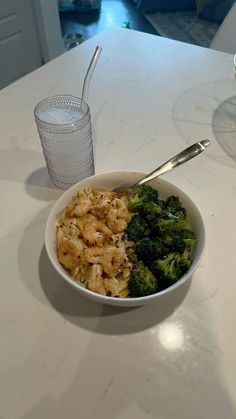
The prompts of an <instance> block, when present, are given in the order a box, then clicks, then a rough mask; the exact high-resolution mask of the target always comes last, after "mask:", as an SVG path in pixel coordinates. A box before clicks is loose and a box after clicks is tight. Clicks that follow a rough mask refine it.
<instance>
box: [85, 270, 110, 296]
mask: <svg viewBox="0 0 236 419" xmlns="http://www.w3.org/2000/svg"><path fill="white" fill-rule="evenodd" d="M87 285H88V288H89V289H90V290H91V291H94V292H98V293H99V294H102V295H106V290H105V287H104V282H103V278H102V267H101V265H99V264H95V265H92V267H91V270H90V275H89V279H88V283H87Z"/></svg>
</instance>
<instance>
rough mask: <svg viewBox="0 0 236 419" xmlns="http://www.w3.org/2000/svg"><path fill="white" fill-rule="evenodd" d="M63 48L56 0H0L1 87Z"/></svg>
mask: <svg viewBox="0 0 236 419" xmlns="http://www.w3.org/2000/svg"><path fill="white" fill-rule="evenodd" d="M62 52H63V43H62V37H61V31H60V22H59V17H58V7H57V1H56V0H55V1H54V0H47V1H45V0H0V89H1V88H3V87H5V86H7V85H8V84H10V83H12V82H13V81H14V80H17V79H18V78H20V77H22V76H23V75H25V74H27V73H29V72H31V71H32V70H34V69H36V68H38V67H39V66H40V65H42V64H43V63H44V62H46V61H49V60H50V59H52V58H54V57H56V56H57V55H59V54H60V53H62Z"/></svg>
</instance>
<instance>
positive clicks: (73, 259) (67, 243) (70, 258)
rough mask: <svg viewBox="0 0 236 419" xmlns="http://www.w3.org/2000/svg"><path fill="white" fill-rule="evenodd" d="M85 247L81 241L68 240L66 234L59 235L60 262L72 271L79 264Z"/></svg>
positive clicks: (58, 251)
mask: <svg viewBox="0 0 236 419" xmlns="http://www.w3.org/2000/svg"><path fill="white" fill-rule="evenodd" d="M83 249H84V247H83V245H82V243H81V241H80V240H77V241H74V240H72V239H68V238H67V237H66V236H65V235H64V234H58V241H57V257H58V260H59V262H61V263H62V265H64V267H65V268H67V269H72V268H74V267H75V266H76V265H77V264H78V260H79V259H80V258H81V256H82V253H83Z"/></svg>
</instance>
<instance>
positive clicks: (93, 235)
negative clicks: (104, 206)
mask: <svg viewBox="0 0 236 419" xmlns="http://www.w3.org/2000/svg"><path fill="white" fill-rule="evenodd" d="M82 236H83V238H84V240H85V241H86V242H87V243H88V244H89V245H91V246H93V245H96V246H102V245H103V242H104V240H105V239H107V238H109V237H111V236H112V231H111V230H110V228H108V227H107V226H105V224H103V223H102V222H100V221H97V222H96V223H92V224H89V223H86V224H85V225H84V226H83V228H82Z"/></svg>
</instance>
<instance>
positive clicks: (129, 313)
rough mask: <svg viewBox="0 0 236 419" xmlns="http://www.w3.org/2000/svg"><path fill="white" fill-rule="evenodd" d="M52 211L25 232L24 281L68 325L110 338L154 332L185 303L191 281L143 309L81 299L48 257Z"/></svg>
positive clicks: (22, 247) (20, 256)
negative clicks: (46, 236) (47, 227)
mask: <svg viewBox="0 0 236 419" xmlns="http://www.w3.org/2000/svg"><path fill="white" fill-rule="evenodd" d="M50 208H51V205H49V206H47V207H46V208H44V209H43V210H42V211H40V212H39V213H38V215H37V216H36V217H35V218H34V219H33V220H32V221H31V223H30V224H29V226H28V227H27V228H26V229H25V232H24V234H23V236H22V239H21V242H20V245H19V252H18V265H19V270H20V273H21V278H22V281H23V282H24V284H25V286H26V287H27V289H28V290H29V291H30V292H31V294H33V296H34V297H35V298H36V299H37V300H39V301H40V303H43V304H45V305H46V306H48V303H49V305H50V306H51V307H53V309H55V310H56V311H57V312H58V313H60V314H61V315H62V316H63V317H64V318H65V319H66V320H67V321H70V322H72V323H74V324H75V325H77V326H79V327H82V328H83V329H87V330H90V331H93V332H96V333H100V334H108V335H117V334H118V335H119V334H129V333H137V332H139V331H141V330H145V329H148V328H151V327H152V326H154V325H156V324H158V323H160V322H162V321H163V320H164V319H166V318H167V317H169V316H170V315H171V314H172V313H174V311H175V310H176V309H177V307H178V306H179V305H180V304H181V303H182V301H183V300H184V298H185V296H186V294H187V292H188V289H189V286H190V283H191V281H188V283H186V284H183V285H182V286H180V287H179V288H177V289H175V290H173V291H172V292H171V293H170V294H167V295H163V296H162V297H161V298H160V300H159V299H158V301H156V302H153V303H152V304H148V305H146V306H141V307H131V308H130V307H127V308H126V307H113V306H106V305H103V304H100V303H97V302H95V301H92V300H89V299H88V298H86V297H84V296H82V295H80V294H79V293H78V292H76V291H75V290H74V289H73V288H72V287H70V286H69V285H68V284H67V283H66V282H65V281H64V280H63V279H62V278H61V277H60V275H59V274H58V273H57V272H56V271H55V269H54V268H53V266H52V264H51V262H50V260H49V258H48V256H47V254H46V250H45V247H44V244H43V243H44V231H45V224H46V220H47V217H48V214H49V211H50ZM32 243H34V246H33V249H32ZM29 255H30V258H29Z"/></svg>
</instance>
